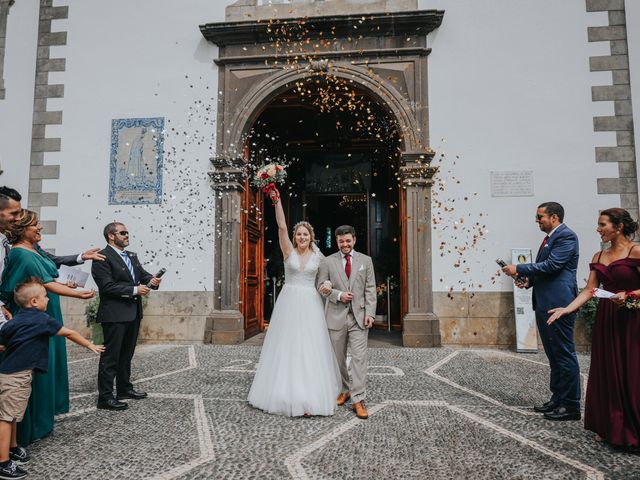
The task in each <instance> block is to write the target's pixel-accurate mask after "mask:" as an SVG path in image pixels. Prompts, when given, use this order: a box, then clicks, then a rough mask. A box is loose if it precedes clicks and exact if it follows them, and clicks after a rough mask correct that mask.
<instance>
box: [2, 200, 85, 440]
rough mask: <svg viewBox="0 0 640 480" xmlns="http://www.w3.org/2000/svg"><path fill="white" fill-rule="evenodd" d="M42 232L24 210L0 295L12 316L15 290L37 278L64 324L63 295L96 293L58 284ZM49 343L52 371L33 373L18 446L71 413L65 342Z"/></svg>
mask: <svg viewBox="0 0 640 480" xmlns="http://www.w3.org/2000/svg"><path fill="white" fill-rule="evenodd" d="M41 231H42V225H41V224H40V222H39V220H38V215H37V214H36V213H35V212H32V211H30V210H22V212H21V214H20V216H19V217H18V219H17V220H16V222H15V223H14V224H13V225H12V226H11V228H10V230H9V233H8V235H7V238H8V240H9V242H10V243H11V244H12V248H11V250H10V251H9V256H8V259H7V264H6V267H5V270H4V273H3V275H2V284H1V285H0V295H1V296H2V300H3V301H4V302H5V303H7V304H8V305H9V309H10V310H11V312H12V313H15V312H16V311H17V309H18V306H17V305H16V304H15V302H14V300H13V290H14V288H15V287H16V285H17V284H19V283H21V282H23V281H25V280H26V279H27V278H29V277H37V278H39V279H41V280H42V282H43V283H44V287H45V288H46V290H47V295H48V297H49V304H48V306H47V313H48V314H49V315H51V316H52V317H54V318H56V320H60V321H61V322H62V311H61V310H60V296H61V295H62V296H67V297H75V298H91V297H93V296H95V292H93V291H81V290H74V289H72V288H69V287H68V286H67V285H63V284H61V283H58V282H56V277H57V276H58V270H57V269H56V266H55V264H54V263H53V261H52V260H50V259H49V258H48V257H47V256H46V255H45V254H44V252H43V251H42V250H40V248H39V247H38V245H37V244H38V242H39V241H40V240H41V239H42V236H41ZM49 342H50V344H49V371H48V372H47V373H38V372H36V373H34V375H33V383H32V392H31V398H30V399H29V405H28V407H27V411H26V412H25V416H24V419H23V421H22V423H20V424H19V425H18V443H20V444H21V445H28V444H29V443H31V442H32V441H34V440H37V439H38V438H42V437H44V436H46V435H48V434H49V433H51V431H52V430H53V417H54V415H57V414H60V413H66V412H68V411H69V379H68V377H67V351H66V347H65V339H64V337H51V339H50V340H49Z"/></svg>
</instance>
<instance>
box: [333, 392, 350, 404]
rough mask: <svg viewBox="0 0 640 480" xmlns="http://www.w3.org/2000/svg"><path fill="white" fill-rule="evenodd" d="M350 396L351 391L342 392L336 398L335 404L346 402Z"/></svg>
mask: <svg viewBox="0 0 640 480" xmlns="http://www.w3.org/2000/svg"><path fill="white" fill-rule="evenodd" d="M350 398H351V393H349V392H342V393H341V394H340V395H338V399H337V400H336V405H338V406H339V407H341V406H342V405H344V404H345V403H347V400H349V399H350Z"/></svg>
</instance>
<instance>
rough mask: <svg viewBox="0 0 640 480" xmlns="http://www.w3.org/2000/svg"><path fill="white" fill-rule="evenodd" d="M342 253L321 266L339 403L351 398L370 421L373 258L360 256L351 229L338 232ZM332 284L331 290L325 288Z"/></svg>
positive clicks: (321, 288) (320, 281)
mask: <svg viewBox="0 0 640 480" xmlns="http://www.w3.org/2000/svg"><path fill="white" fill-rule="evenodd" d="M336 241H337V243H338V248H339V249H340V251H339V252H336V253H334V254H333V255H330V256H328V257H327V258H325V259H324V261H323V262H322V263H321V264H320V268H319V270H318V277H317V285H318V290H319V291H320V293H321V294H323V295H324V296H328V298H329V301H328V302H327V305H326V310H325V315H326V320H327V327H328V329H329V336H330V337H331V343H332V344H333V350H334V352H335V354H336V359H337V360H338V365H339V367H340V375H341V376H342V390H341V393H340V395H338V399H337V401H336V403H337V404H338V406H340V405H344V404H345V402H346V401H347V400H349V398H351V401H352V404H353V410H354V411H355V412H356V416H357V417H358V418H363V419H364V418H367V417H368V416H369V413H368V412H367V408H366V407H365V405H364V399H365V389H366V381H367V336H368V333H369V330H368V329H369V328H371V326H372V325H373V320H374V315H375V312H376V282H375V275H374V271H373V262H372V261H371V257H368V256H366V255H364V254H362V253H359V252H356V251H355V250H354V249H353V247H354V245H355V244H356V231H355V229H354V228H353V227H352V226H350V225H343V226H341V227H338V228H337V229H336ZM327 280H328V281H329V282H331V287H329V286H328V285H327V284H324V282H326V281H327ZM347 347H349V351H350V352H351V374H352V375H351V376H352V381H351V391H349V372H348V370H347V363H346V358H347Z"/></svg>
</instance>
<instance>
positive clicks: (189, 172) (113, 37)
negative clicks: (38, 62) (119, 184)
mask: <svg viewBox="0 0 640 480" xmlns="http://www.w3.org/2000/svg"><path fill="white" fill-rule="evenodd" d="M56 5H69V18H68V19H66V20H59V21H57V22H56V23H54V27H53V28H54V29H58V30H66V31H67V32H68V40H67V45H66V46H63V47H56V48H52V57H53V56H60V57H64V58H66V71H65V72H59V73H51V74H50V83H64V84H65V96H64V98H61V99H56V100H49V102H50V105H49V109H50V110H51V109H60V110H62V111H63V115H64V116H63V122H62V125H55V126H49V127H48V130H47V133H48V134H49V135H54V136H59V137H61V138H62V151H61V152H60V153H49V154H47V157H46V158H54V157H57V158H55V160H56V161H57V162H58V163H60V165H61V171H60V179H59V180H48V181H46V182H45V184H44V191H57V192H59V200H58V206H57V207H45V208H43V209H42V217H43V218H44V219H47V218H51V219H56V220H57V221H58V224H57V233H56V234H55V235H47V236H45V239H44V242H43V243H45V244H46V246H47V247H52V248H55V249H56V251H57V252H60V253H68V252H75V251H80V250H81V249H84V248H87V247H89V246H102V245H104V244H105V241H104V239H103V237H102V228H103V226H104V225H105V224H106V223H108V222H110V221H112V220H118V221H122V222H124V223H125V224H126V225H127V227H128V229H129V230H130V231H131V234H132V237H131V247H130V248H131V250H134V251H137V252H138V253H139V255H140V257H141V259H142V260H143V262H147V265H146V266H147V268H148V270H150V271H152V272H155V271H156V270H157V269H158V268H159V267H161V266H164V267H166V268H167V269H168V273H167V274H166V276H165V281H164V284H163V289H164V290H170V291H204V290H208V291H210V290H211V289H212V287H213V271H212V270H213V237H212V236H213V234H214V225H213V211H212V201H211V196H212V194H213V192H212V190H211V188H210V182H209V177H208V175H207V172H208V171H209V157H210V156H211V155H212V154H213V145H214V132H215V123H214V122H215V104H216V99H217V69H216V67H215V65H214V64H213V62H212V60H213V59H214V58H215V57H216V55H217V47H215V46H214V45H211V44H210V43H207V42H206V41H205V40H204V38H203V37H202V35H201V34H200V31H199V30H198V25H199V24H201V23H205V22H210V21H221V20H223V18H224V8H223V6H221V5H220V4H218V3H214V2H209V1H206V0H190V1H188V2H180V5H179V6H178V5H176V3H175V2H170V1H157V0H146V1H136V2H129V1H126V0H117V1H113V2H110V3H109V7H108V8H104V5H103V4H101V3H100V2H97V1H95V0H92V1H86V0H83V1H79V0H77V1H68V2H61V1H58V2H56ZM36 16H37V13H36ZM138 117H164V119H165V136H164V169H163V176H164V178H163V200H162V203H161V204H160V205H108V194H109V161H110V147H111V138H110V136H111V120H112V119H115V118H138ZM85 268H87V267H85Z"/></svg>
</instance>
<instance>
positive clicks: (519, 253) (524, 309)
mask: <svg viewBox="0 0 640 480" xmlns="http://www.w3.org/2000/svg"><path fill="white" fill-rule="evenodd" d="M511 263H512V264H513V265H518V264H519V263H531V249H530V248H512V249H511ZM513 306H514V310H515V313H516V350H517V351H518V352H537V351H538V334H537V330H536V314H535V312H534V311H533V300H532V291H531V289H530V288H529V289H524V288H518V287H515V286H514V287H513Z"/></svg>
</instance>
